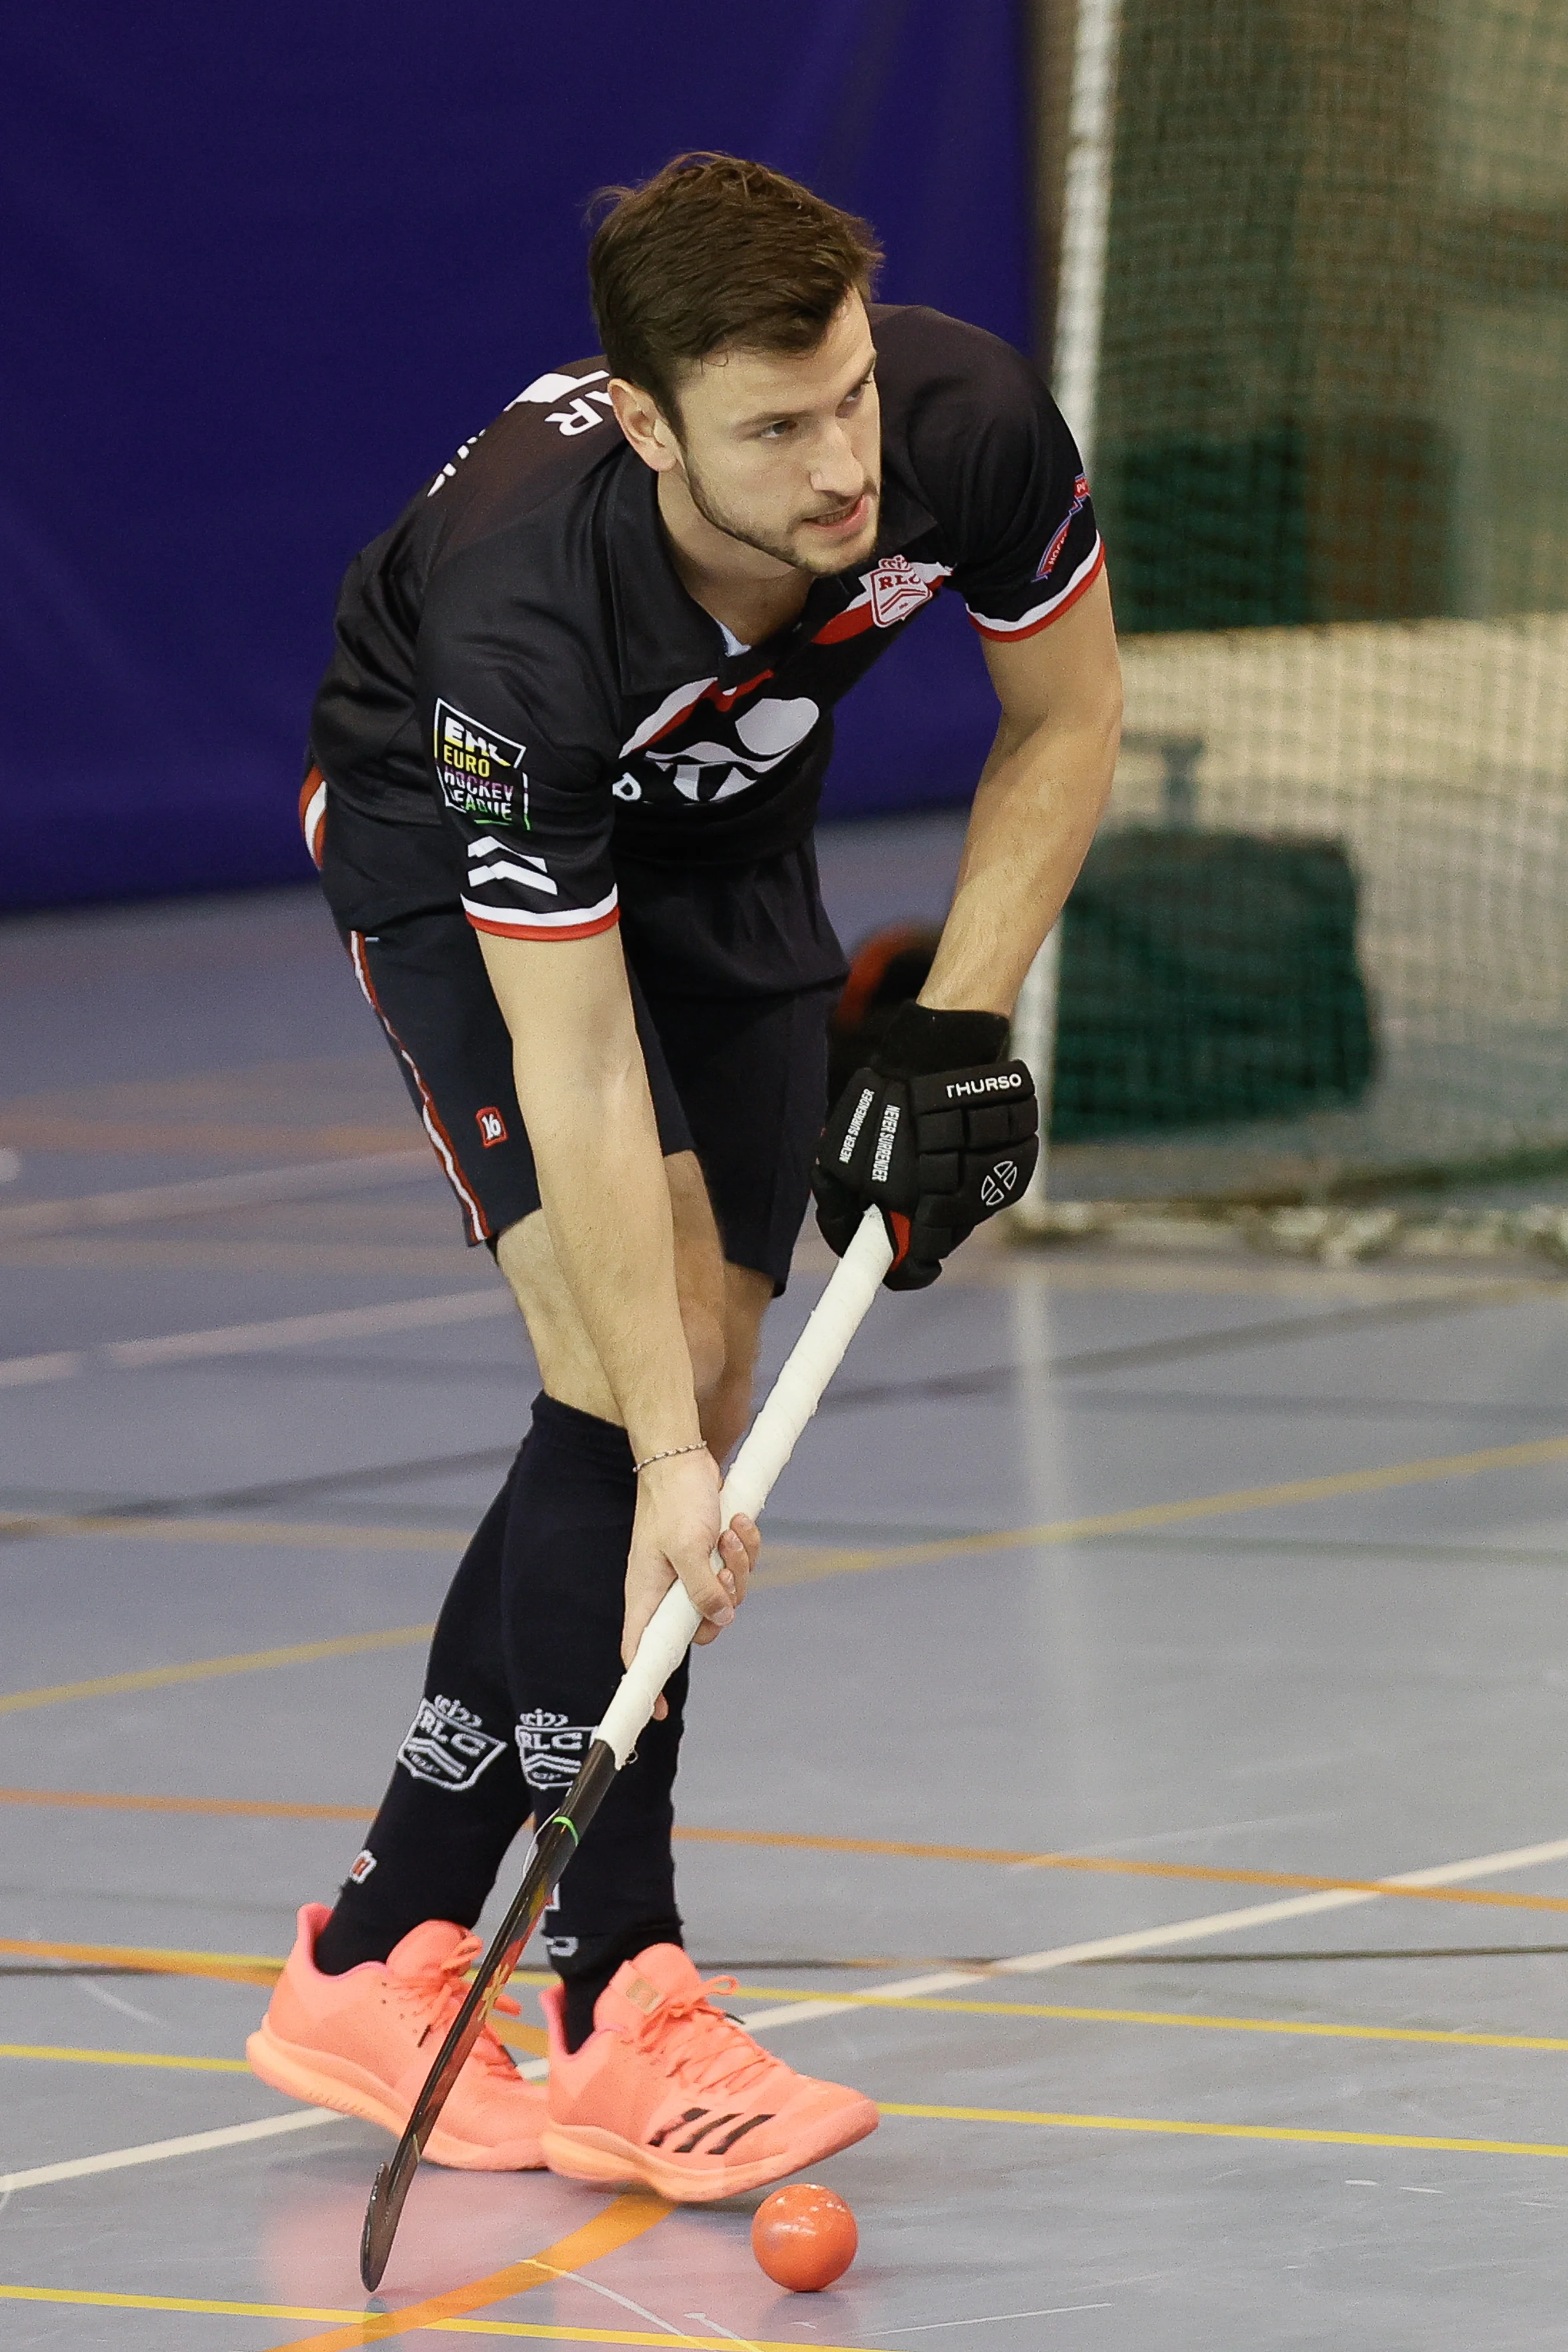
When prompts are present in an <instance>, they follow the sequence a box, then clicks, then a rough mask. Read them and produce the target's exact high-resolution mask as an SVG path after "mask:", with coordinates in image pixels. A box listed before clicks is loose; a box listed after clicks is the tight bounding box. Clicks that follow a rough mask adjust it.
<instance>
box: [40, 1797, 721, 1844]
mask: <svg viewBox="0 0 1568 2352" xmlns="http://www.w3.org/2000/svg"><path fill="white" fill-rule="evenodd" d="M0 1805H62V1806H67V1807H69V1808H71V1809H73V1810H76V1809H79V1810H81V1811H98V1810H99V1809H101V1810H102V1811H105V1812H110V1813H213V1814H217V1815H219V1816H223V1815H227V1814H236V1815H238V1816H239V1817H240V1818H241V1819H244V1820H255V1821H268V1822H272V1821H286V1822H293V1821H301V1822H368V1821H371V1819H373V1817H374V1814H375V1807H374V1806H373V1805H289V1804H275V1803H273V1802H272V1801H270V1800H269V1799H267V1798H259V1797H130V1796H126V1795H124V1794H122V1793H121V1792H120V1790H99V1789H0ZM676 1834H677V1836H678V1835H679V1832H678V1831H677V1832H676Z"/></svg>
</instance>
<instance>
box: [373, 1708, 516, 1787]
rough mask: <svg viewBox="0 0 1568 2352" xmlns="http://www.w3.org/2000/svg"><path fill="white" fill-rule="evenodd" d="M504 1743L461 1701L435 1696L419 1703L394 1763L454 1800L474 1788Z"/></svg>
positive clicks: (416, 1778) (503, 1746) (504, 1745)
mask: <svg viewBox="0 0 1568 2352" xmlns="http://www.w3.org/2000/svg"><path fill="white" fill-rule="evenodd" d="M506 1744H507V1743H506V1741H505V1740H504V1739H493V1738H491V1736H490V1734H489V1733H488V1732H487V1731H486V1729H485V1727H484V1724H483V1722H482V1720H481V1719H480V1717H478V1716H476V1715H475V1714H474V1713H473V1711H472V1710H471V1709H470V1708H468V1707H465V1706H464V1705H463V1703H462V1701H461V1700H459V1699H455V1698H443V1697H442V1696H440V1694H439V1693H437V1694H435V1696H433V1697H430V1698H422V1699H421V1700H420V1702H419V1712H418V1714H417V1715H416V1716H415V1717H414V1718H413V1723H412V1724H410V1726H409V1731H408V1738H406V1739H405V1740H404V1741H403V1743H402V1747H401V1748H399V1749H398V1751H397V1760H398V1762H399V1763H400V1764H401V1765H402V1769H403V1770H404V1771H405V1772H407V1773H409V1774H410V1775H411V1776H412V1778H413V1779H414V1780H426V1781H428V1782H429V1784H430V1786H431V1787H432V1788H433V1789H446V1790H450V1792H451V1793H452V1795H453V1796H461V1795H462V1794H463V1792H464V1790H465V1789H471V1788H472V1787H473V1786H474V1783H475V1781H476V1780H477V1779H478V1778H479V1775H480V1773H481V1772H483V1771H484V1770H485V1769H486V1766H487V1765H490V1764H493V1763H494V1762H495V1760H496V1759H497V1756H499V1755H500V1753H501V1751H502V1749H503V1748H505V1747H506Z"/></svg>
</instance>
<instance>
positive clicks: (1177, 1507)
mask: <svg viewBox="0 0 1568 2352" xmlns="http://www.w3.org/2000/svg"><path fill="white" fill-rule="evenodd" d="M1563 1461H1568V1436H1564V1437H1540V1438H1531V1439H1528V1440H1526V1441H1525V1442H1524V1443H1523V1444H1518V1445H1488V1446H1482V1447H1481V1448H1479V1450H1478V1451H1477V1452H1475V1453H1472V1454H1432V1455H1429V1456H1427V1457H1424V1458H1423V1459H1421V1460H1419V1461H1415V1462H1396V1463H1391V1464H1388V1465H1385V1467H1383V1468H1381V1469H1376V1470H1343V1471H1335V1472H1333V1473H1332V1474H1331V1475H1328V1476H1326V1477H1322V1478H1287V1479H1283V1480H1281V1482H1280V1483H1279V1484H1278V1485H1276V1486H1239V1487H1236V1488H1233V1489H1232V1490H1231V1491H1229V1492H1228V1493H1226V1494H1221V1495H1197V1496H1192V1497H1191V1498H1190V1499H1189V1500H1188V1501H1186V1502H1172V1503H1145V1504H1140V1505H1138V1506H1137V1507H1134V1509H1131V1510H1125V1511H1102V1512H1099V1513H1097V1514H1094V1515H1092V1516H1090V1517H1083V1518H1076V1519H1051V1520H1046V1521H1044V1522H1042V1523H1041V1524H1040V1526H1038V1527H1030V1528H994V1529H991V1530H988V1531H987V1532H984V1533H981V1534H978V1535H950V1536H940V1537H937V1538H936V1539H935V1540H933V1541H931V1542H928V1543H919V1544H894V1545H883V1546H880V1547H879V1546H875V1545H870V1546H862V1547H857V1548H839V1549H821V1550H818V1549H813V1548H812V1547H810V1546H804V1547H802V1548H800V1549H799V1550H796V1549H794V1548H793V1547H792V1546H791V1547H788V1548H787V1547H783V1546H779V1545H777V1544H776V1545H775V1546H774V1547H773V1551H774V1553H775V1555H777V1554H778V1553H779V1551H780V1550H783V1551H785V1552H786V1557H785V1558H784V1559H782V1560H781V1561H779V1565H778V1566H776V1567H775V1568H774V1569H773V1570H771V1571H769V1570H767V1569H766V1568H764V1569H762V1570H759V1571H758V1575H757V1577H756V1579H755V1582H756V1584H757V1586H758V1589H759V1590H766V1589H767V1588H768V1586H769V1585H774V1586H783V1585H788V1584H803V1583H810V1582H813V1581H815V1580H818V1579H819V1578H822V1577H829V1576H848V1575H853V1574H856V1573H858V1572H860V1571H861V1570H866V1569H878V1568H925V1567H930V1566H934V1565H936V1563H938V1562H940V1561H942V1560H946V1559H973V1558H976V1557H977V1556H978V1555H981V1554H983V1553H987V1552H998V1551H1023V1550H1032V1549H1039V1548H1040V1547H1041V1546H1045V1545H1051V1544H1066V1543H1078V1542H1083V1541H1087V1540H1088V1539H1089V1538H1092V1537H1097V1536H1114V1535H1132V1534H1135V1533H1136V1532H1137V1531H1138V1530H1140V1529H1142V1528H1168V1527H1179V1526H1182V1525H1184V1524H1185V1523H1186V1521H1188V1520H1191V1519H1207V1518H1225V1517H1234V1516H1236V1515H1237V1514H1238V1513H1239V1512H1245V1511H1266V1510H1274V1509H1279V1508H1281V1507H1284V1506H1285V1505H1287V1504H1291V1503H1322V1502H1332V1501H1333V1500H1334V1499H1335V1498H1336V1497H1339V1496H1346V1495H1375V1494H1381V1493H1385V1492H1388V1491H1389V1490H1391V1489H1393V1488H1396V1487H1399V1486H1423V1485H1428V1484H1430V1483H1432V1482H1433V1481H1435V1480H1438V1479H1443V1478H1469V1477H1474V1476H1477V1475H1479V1474H1480V1473H1481V1472H1484V1471H1488V1470H1525V1469H1531V1468H1537V1467H1540V1466H1542V1465H1545V1464H1548V1463H1552V1462H1563ZM0 1533H8V1534H12V1535H31V1536H51V1535H65V1536H76V1535H103V1536H120V1537H129V1538H156V1539H158V1540H160V1541H184V1542H204V1543H240V1544H246V1543H259V1544H297V1545H302V1546H304V1547H306V1548H308V1549H311V1548H323V1549H348V1550H360V1551H362V1550H367V1549H376V1548H378V1547H384V1548H385V1549H389V1550H407V1551H460V1550H462V1549H464V1548H465V1545H466V1543H467V1541H468V1538H467V1536H466V1535H463V1534H458V1533H456V1532H455V1531H432V1530H430V1529H427V1528H372V1527H344V1526H340V1525H338V1524H336V1523H334V1522H331V1521H311V1522H303V1521H302V1522H298V1523H296V1522H294V1521H291V1520H254V1519H223V1518H210V1519H181V1518H172V1519H162V1520H160V1519H148V1518H135V1519H130V1518H127V1519H120V1518H116V1517H111V1516H108V1515H104V1516H100V1517H66V1516H55V1517H43V1516H38V1515H29V1514H24V1513H19V1512H5V1513H0ZM426 1631H428V1629H426ZM388 1638H390V1637H387V1636H382V1639H383V1640H385V1639H388ZM366 1646H373V1644H367V1645H366ZM296 1655H297V1654H296V1653H293V1652H290V1651H285V1650H280V1651H277V1652H276V1653H270V1654H269V1653H260V1654H257V1656H256V1658H255V1659H247V1660H245V1661H242V1662H240V1664H237V1665H236V1664H234V1663H232V1662H228V1661H223V1660H217V1661H213V1662H210V1663H209V1664H205V1665H203V1666H198V1667H187V1668H176V1669H171V1670H170V1671H169V1673H168V1675H167V1677H166V1678H167V1679H170V1680H182V1679H189V1678H192V1677H193V1676H195V1675H199V1674H202V1673H235V1672H238V1671H240V1670H241V1666H242V1665H243V1666H248V1665H253V1664H279V1665H282V1664H288V1663H290V1662H291V1661H292V1660H293V1659H294V1658H295V1656H296ZM298 1655H301V1656H302V1655H303V1653H298ZM156 1679H157V1677H153V1680H156ZM133 1686H134V1687H138V1688H141V1687H151V1684H150V1683H146V1682H143V1683H139V1684H137V1685H133ZM122 1687H125V1685H122V1684H121V1683H120V1682H119V1681H117V1680H111V1681H109V1682H105V1683H103V1684H101V1685H94V1684H85V1685H76V1684H65V1685H60V1687H59V1688H58V1689H56V1690H50V1691H45V1692H41V1693H40V1692H33V1691H22V1692H17V1693H15V1694H13V1696H11V1697H10V1698H9V1699H6V1698H0V1710H4V1709H5V1707H7V1706H45V1705H47V1704H48V1703H49V1702H50V1701H52V1700H54V1699H56V1698H58V1697H62V1696H64V1697H86V1696H94V1695H96V1694H97V1693H98V1692H99V1691H100V1690H104V1691H107V1690H111V1689H120V1688H122Z"/></svg>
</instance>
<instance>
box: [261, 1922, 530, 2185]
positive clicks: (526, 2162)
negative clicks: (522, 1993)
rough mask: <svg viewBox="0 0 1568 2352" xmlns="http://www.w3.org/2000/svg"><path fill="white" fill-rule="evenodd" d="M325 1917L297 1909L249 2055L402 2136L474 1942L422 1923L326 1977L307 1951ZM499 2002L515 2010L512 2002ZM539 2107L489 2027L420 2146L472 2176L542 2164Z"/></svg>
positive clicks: (300, 2087) (460, 1989)
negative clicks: (393, 1944)
mask: <svg viewBox="0 0 1568 2352" xmlns="http://www.w3.org/2000/svg"><path fill="white" fill-rule="evenodd" d="M328 1917H329V1912H328V1909H327V1906H326V1905H325V1904H324V1903H308V1904H307V1905H306V1906H305V1908H304V1909H303V1910H302V1911H301V1912H300V1914H299V1932H298V1936H297V1937H296V1939H295V1944H294V1949H293V1950H292V1951H291V1952H290V1953H289V1955H288V1965H287V1968H286V1969H284V1971H283V1974H282V1976H281V1977H279V1979H278V1980H277V1986H276V1988H275V1989H274V1991H273V1995H272V2000H271V2002H270V2004H269V2005H268V2008H267V2015H266V2017H265V2018H264V2019H263V2020H262V2022H261V2024H260V2026H259V2027H258V2028H257V2030H256V2032H254V2033H253V2034H252V2035H251V2037H250V2040H249V2041H248V2042H246V2046H245V2049H246V2057H247V2058H248V2059H249V2061H250V2065H251V2072H252V2073H253V2074H259V2075H260V2076H261V2079H262V2081H263V2082H264V2083H268V2084H271V2086H272V2088H273V2089H274V2090H275V2091H284V2092H287V2095H288V2096H289V2097H290V2098H291V2099H308V2101H309V2103H310V2105H312V2106H316V2107H332V2108H334V2109H335V2110H336V2111H337V2113H338V2114H339V2115H340V2116H363V2117H364V2118H365V2119H366V2120H367V2121H368V2122H370V2123H373V2124H380V2125H381V2126H382V2128H383V2129H384V2130H386V2131H390V2132H394V2133H400V2134H401V2132H402V2129H403V2126H405V2125H406V2123H407V2122H408V2119H409V2116H410V2114H411V2113H412V2111H413V2103H414V2101H415V2099H416V2098H417V2097H418V2096H419V2094H420V2092H421V2091H422V2090H423V2086H424V2078H425V2076H426V2075H427V2074H429V2072H430V2069H431V2066H432V2064H433V2063H434V2058H435V2053H436V2052H437V2051H438V2050H439V2049H440V2047H441V2042H442V2037H443V2036H444V2033H445V2032H446V2029H447V2027H448V2026H449V2025H450V2024H451V2022H452V2021H453V2019H454V2018H455V2016H456V2014H457V2010H458V2005H459V2003H460V2002H461V2001H462V1999H463V1996H464V1994H465V1991H466V1990H467V1986H466V1983H465V1977H466V1973H467V1971H468V1969H470V1968H471V1967H472V1965H473V1963H474V1961H475V1960H476V1959H477V1958H478V1957H479V1950H480V1945H479V1939H478V1937H476V1936H471V1935H469V1934H468V1933H467V1932H466V1930H465V1929H464V1928H462V1927H455V1926H454V1925H453V1923H452V1921H451V1920H450V1919H426V1920H425V1921H424V1923H423V1926H422V1927H415V1928H414V1929H413V1931H412V1932H411V1933H410V1934H409V1935H406V1936H405V1937H403V1939H402V1943H401V1944H399V1945H398V1946H397V1948H396V1949H395V1950H394V1951H393V1953H392V1957H391V1958H389V1959H388V1960H387V1961H386V1962H385V1963H384V1964H383V1963H382V1961H380V1960H365V1961H362V1962H361V1965H360V1966H359V1967H358V1968H357V1969H348V1970H346V1971H345V1973H344V1974H343V1975H342V1976H340V1977H328V1976H323V1975H322V1973H321V1971H320V1969H319V1968H318V1967H317V1966H316V1961H315V1958H314V1954H315V1949H316V1938H317V1937H318V1936H319V1934H320V1932H321V1929H322V1928H323V1927H325V1925H326V1923H327V1920H328ZM498 2005H499V2006H500V2007H502V2008H504V2009H506V2010H508V2011H510V2012H511V2014H512V2015H513V2016H516V2014H517V2003H516V2001H513V2000H503V2001H502V2002H501V2003H500V2004H498ZM545 2115H546V2105H545V2092H544V2085H543V2084H540V2083H527V2082H525V2081H524V2080H523V2077H522V2076H521V2075H520V2074H518V2072H517V2068H516V2067H515V2066H514V2065H513V2063H512V2061H511V2059H510V2057H509V2056H508V2055H507V2052H506V2051H505V2050H504V2049H503V2048H502V2046H501V2044H500V2043H499V2042H497V2039H496V2037H495V2035H494V2034H493V2033H492V2032H490V2031H489V2029H488V2027H486V2030H485V2032H483V2033H482V2034H481V2035H480V2036H479V2039H478V2041H477V2042H476V2044H475V2046H474V2049H473V2052H472V2053H471V2054H470V2056H469V2058H468V2061H467V2063H466V2064H465V2067H464V2069H463V2072H462V2073H461V2074H459V2075H458V2077H457V2080H456V2082H455V2084H453V2086H452V2090H451V2094H450V2095H449V2096H448V2098H447V2101H446V2105H444V2107H443V2108H442V2110H441V2119H440V2121H439V2122H438V2123H437V2125H436V2126H435V2129H434V2131H433V2132H432V2133H431V2135H430V2139H429V2141H428V2143H427V2145H426V2147H425V2151H424V2152H425V2155H426V2156H427V2157H428V2158H430V2160H431V2161H432V2162H433V2163H434V2164H451V2165H457V2166H460V2167H461V2168H463V2169H464V2170H465V2171H468V2172H537V2171H538V2170H540V2169H541V2168H542V2167H543V2164H544V2157H543V2155H542V2154H541V2152H540V2148H539V2127H540V2126H541V2125H542V2124H543V2122H544V2120H545Z"/></svg>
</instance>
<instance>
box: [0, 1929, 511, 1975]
mask: <svg viewBox="0 0 1568 2352" xmlns="http://www.w3.org/2000/svg"><path fill="white" fill-rule="evenodd" d="M0 1954H5V1955H6V1956H7V1957H9V1958H12V1959H19V1960H76V1961H78V1962H79V1963H80V1964H81V1965H82V1966H84V1967H88V1968H110V1969H139V1970H142V1971H144V1972H145V1973H146V1974H147V1975H148V1976H159V1977H218V1978H222V1979H225V1980H226V1981H229V1982H232V1983H235V1984H258V1985H273V1984H276V1983H277V1979H278V1978H279V1977H280V1976H281V1975H282V1974H283V1969H284V1962H283V1961H282V1960H280V1959H277V1958H274V1957H273V1955H272V1954H270V1953H268V1952H183V1951H179V1950H176V1949H173V1948H170V1947H167V1946H163V1945H147V1944H59V1943H53V1942H46V1941H43V1940H40V1939H38V1938H36V1937H21V1936H0ZM540 1981H541V1982H542V1981H544V1979H540Z"/></svg>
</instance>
